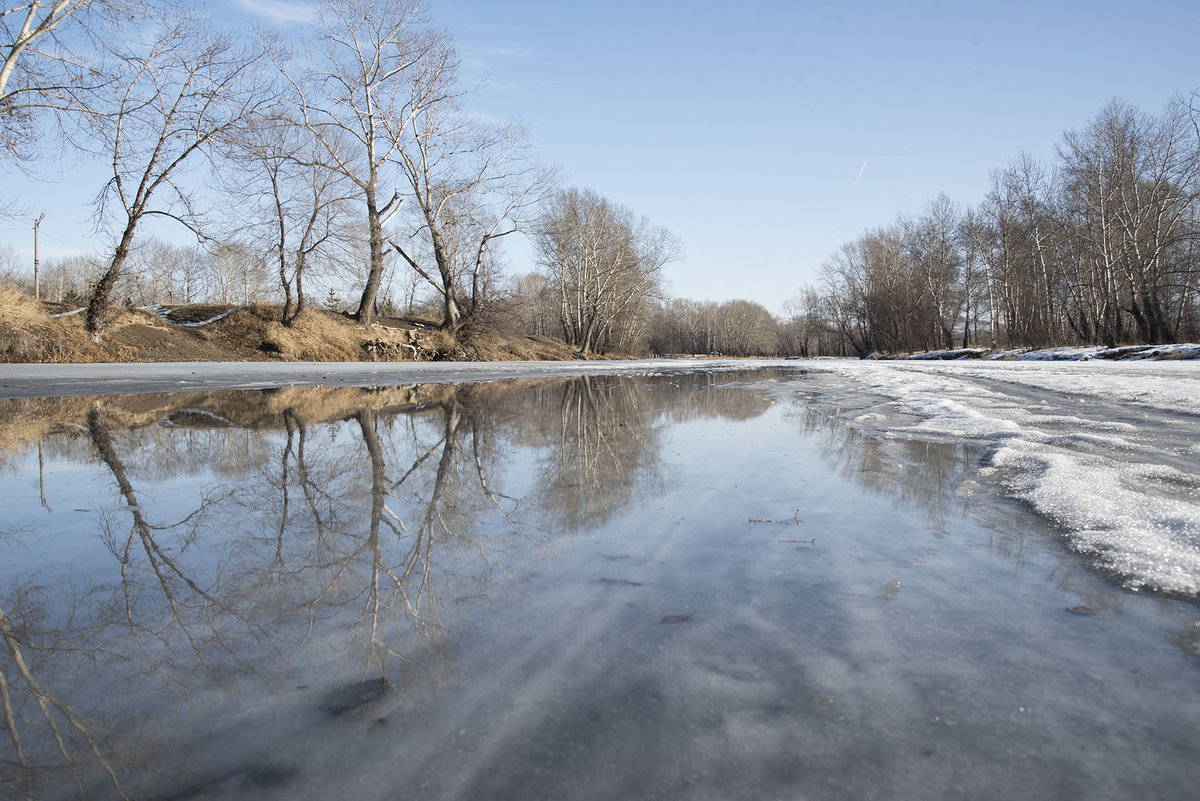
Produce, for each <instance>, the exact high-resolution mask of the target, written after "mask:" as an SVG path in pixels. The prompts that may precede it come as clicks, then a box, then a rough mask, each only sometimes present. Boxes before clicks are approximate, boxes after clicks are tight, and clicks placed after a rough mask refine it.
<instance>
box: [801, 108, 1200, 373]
mask: <svg viewBox="0 0 1200 801" xmlns="http://www.w3.org/2000/svg"><path fill="white" fill-rule="evenodd" d="M1198 126H1200V109H1198V108H1197V105H1196V95H1193V96H1192V98H1190V99H1183V98H1180V99H1177V100H1175V101H1173V102H1172V103H1171V104H1170V105H1169V106H1168V108H1167V109H1166V111H1165V112H1164V113H1163V114H1162V115H1160V116H1153V115H1149V114H1146V113H1144V112H1142V111H1139V110H1137V109H1135V108H1133V107H1131V106H1129V105H1127V104H1125V103H1122V102H1120V101H1113V102H1111V103H1110V104H1108V105H1107V106H1105V107H1104V108H1103V109H1102V110H1101V111H1100V113H1099V114H1097V115H1096V117H1095V118H1093V119H1092V120H1091V121H1090V122H1089V123H1088V124H1087V125H1086V126H1085V127H1084V128H1082V129H1080V130H1076V131H1069V132H1067V133H1066V134H1065V135H1064V136H1063V139H1062V141H1061V142H1060V143H1059V144H1058V146H1057V148H1056V154H1057V155H1056V158H1055V160H1054V161H1053V162H1052V163H1051V164H1043V163H1041V162H1039V161H1037V160H1036V159H1034V158H1032V157H1031V156H1029V155H1026V154H1022V155H1021V156H1019V157H1018V158H1016V159H1015V160H1014V161H1013V162H1012V163H1010V164H1009V165H1008V166H1006V167H1004V168H1003V169H1000V170H997V171H995V172H993V173H992V182H991V183H992V187H991V191H990V192H989V193H988V195H987V197H986V198H984V200H983V201H982V202H981V203H980V204H978V205H977V206H975V207H972V208H963V207H961V206H959V205H957V204H955V203H953V202H951V200H950V199H949V198H947V197H946V196H945V195H942V196H939V197H938V198H936V199H934V200H933V201H931V202H930V203H929V204H927V205H926V207H925V208H924V209H923V210H922V211H921V213H919V214H918V215H916V216H901V217H899V218H898V219H897V220H896V222H894V223H893V224H891V225H889V226H886V227H883V228H879V229H875V230H871V231H867V232H865V233H864V234H863V235H862V236H860V237H859V238H858V239H856V240H854V241H852V242H848V243H846V244H845V245H843V246H842V247H841V249H839V250H838V251H837V253H835V254H834V255H833V256H832V257H831V258H830V259H829V260H828V261H827V262H826V263H825V264H824V265H823V267H822V269H821V274H820V279H819V281H818V283H817V285H816V286H813V287H809V288H807V289H806V290H805V291H804V292H803V293H802V295H801V297H800V298H799V300H798V309H797V313H798V314H797V316H798V318H799V319H798V320H794V322H795V324H796V326H797V328H798V329H801V330H803V331H804V332H805V333H804V335H803V338H804V340H805V342H806V343H807V344H808V346H809V347H812V348H814V349H815V350H817V351H819V352H822V353H832V354H838V355H857V356H865V355H867V354H870V353H872V352H874V351H888V352H901V351H922V350H932V349H942V348H952V347H956V346H961V347H968V346H972V345H980V346H986V347H992V348H997V347H1006V348H1007V347H1038V346H1046V345H1065V344H1103V345H1107V346H1110V347H1111V346H1113V345H1116V344H1119V343H1127V342H1139V343H1148V344H1162V343H1171V342H1176V341H1181V340H1195V339H1196V338H1198V337H1200V202H1198V198H1200V127H1198Z"/></svg>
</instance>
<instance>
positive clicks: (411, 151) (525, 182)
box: [392, 44, 554, 331]
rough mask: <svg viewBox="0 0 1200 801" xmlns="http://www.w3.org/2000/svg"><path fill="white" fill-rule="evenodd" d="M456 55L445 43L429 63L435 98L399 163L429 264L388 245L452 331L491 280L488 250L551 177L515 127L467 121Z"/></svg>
mask: <svg viewBox="0 0 1200 801" xmlns="http://www.w3.org/2000/svg"><path fill="white" fill-rule="evenodd" d="M456 64H457V57H456V56H455V54H454V53H453V51H452V50H450V48H449V46H448V44H443V46H442V47H440V48H439V50H438V52H437V54H436V56H433V57H431V59H430V60H429V62H428V66H427V71H428V73H429V75H428V78H427V80H429V81H431V82H437V83H438V84H440V85H442V86H443V90H442V91H441V92H439V93H435V95H436V96H435V97H434V98H432V99H431V102H430V103H428V104H427V106H426V107H425V108H423V109H422V110H421V111H420V113H419V114H417V116H416V117H415V119H414V120H413V123H412V125H410V126H409V127H408V129H407V130H406V134H407V138H406V140H405V143H404V146H403V147H402V148H401V149H400V150H399V151H398V153H397V159H398V160H399V163H400V165H401V172H402V174H403V175H404V178H405V180H406V182H407V185H408V186H407V188H408V189H409V190H410V191H411V195H412V197H413V199H414V200H415V201H416V207H415V210H414V214H413V216H414V217H415V222H416V233H415V234H414V236H418V237H420V238H421V240H422V241H423V242H424V243H425V244H427V246H428V247H427V248H424V250H425V252H427V253H429V254H430V255H431V256H432V261H433V264H432V266H430V265H428V264H426V265H424V266H423V265H422V264H420V263H419V262H418V260H417V259H415V258H413V255H412V252H411V251H412V249H411V248H409V249H405V248H404V247H403V246H402V245H401V244H400V243H399V242H398V241H397V239H396V238H393V239H392V246H393V247H394V248H395V249H396V250H397V252H399V253H400V255H401V256H402V257H403V258H404V260H405V261H406V262H407V263H408V265H409V266H410V267H412V269H413V270H414V271H415V272H416V273H417V274H418V275H419V276H420V277H421V278H422V279H423V280H424V281H425V282H426V283H427V284H428V285H429V286H430V287H432V288H433V290H434V292H435V293H436V297H437V298H438V303H439V306H440V307H441V317H442V327H443V328H445V329H447V330H451V331H453V330H455V329H457V328H458V327H459V326H460V325H461V324H462V323H463V322H464V320H465V319H467V318H469V317H471V316H473V315H476V314H478V313H479V312H480V310H481V309H482V307H483V305H484V303H485V302H486V300H487V299H488V294H489V290H490V289H491V286H492V283H493V280H494V275H493V271H492V270H491V269H490V268H491V258H490V256H491V248H492V246H493V243H495V242H496V241H497V240H499V239H500V238H501V237H504V236H508V235H509V234H513V233H516V232H517V231H518V230H519V229H520V228H521V227H522V225H523V224H524V223H525V222H527V220H526V216H527V212H528V210H529V209H530V208H531V207H533V206H534V205H535V204H537V203H539V202H540V201H541V200H542V199H543V198H544V196H545V195H546V193H547V192H548V191H549V189H550V187H551V186H552V183H553V180H554V175H553V171H551V170H547V169H544V168H542V167H539V166H538V165H536V164H535V163H533V162H532V161H531V160H530V158H529V156H528V153H527V140H526V136H525V131H524V129H523V128H521V126H519V125H516V124H513V123H510V124H507V125H489V124H486V123H482V122H480V121H479V120H478V119H476V118H473V117H472V116H471V115H469V114H468V113H467V112H466V110H465V109H463V108H462V106H461V104H460V103H459V98H458V97H457V96H456V95H455V94H454V90H453V86H454V81H455V66H456Z"/></svg>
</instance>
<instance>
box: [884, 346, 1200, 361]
mask: <svg viewBox="0 0 1200 801" xmlns="http://www.w3.org/2000/svg"><path fill="white" fill-rule="evenodd" d="M869 358H871V359H875V360H881V361H887V360H891V359H898V358H903V359H904V360H906V361H955V360H960V359H1015V360H1017V361H1034V362H1086V361H1091V360H1092V359H1114V360H1121V359H1168V360H1170V359H1200V345H1196V344H1191V343H1188V344H1183V345H1121V346H1119V347H1115V348H1105V347H1099V346H1095V347H1092V346H1079V347H1069V348H1041V349H1038V350H1020V349H1018V350H997V351H993V350H989V349H988V348H955V349H952V350H932V351H927V352H925V353H913V354H911V355H909V356H903V357H898V356H887V355H884V354H880V353H874V354H871V356H870V357H869Z"/></svg>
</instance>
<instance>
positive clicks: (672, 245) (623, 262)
mask: <svg viewBox="0 0 1200 801" xmlns="http://www.w3.org/2000/svg"><path fill="white" fill-rule="evenodd" d="M536 245H537V251H538V259H539V261H540V263H541V264H542V266H543V267H544V268H545V269H546V270H547V271H548V273H549V274H550V276H551V280H552V281H553V283H554V284H555V286H556V289H557V291H558V293H559V304H560V307H559V319H560V323H561V325H562V329H563V337H564V339H565V340H566V342H567V344H569V345H571V346H573V347H575V348H576V349H578V351H579V353H580V355H584V356H586V355H587V354H589V353H591V352H592V351H593V350H595V349H597V348H600V349H603V348H605V347H606V346H607V344H608V343H609V342H610V341H612V340H613V339H614V335H617V336H618V337H619V336H620V335H621V334H623V333H624V332H626V331H629V330H632V329H634V328H635V327H636V326H637V325H638V324H639V322H640V323H641V324H644V322H645V319H646V315H647V311H648V309H647V302H648V301H649V300H650V299H652V298H653V297H654V295H655V294H656V292H657V291H658V286H659V282H660V280H661V276H662V269H663V267H664V266H665V265H666V264H667V263H669V262H670V261H673V260H674V259H676V258H678V257H679V255H680V253H681V251H682V247H681V245H680V243H679V240H678V239H676V238H675V237H674V236H673V235H672V234H671V233H670V232H668V231H666V230H664V229H662V228H658V227H655V226H652V225H650V223H649V222H648V221H647V220H645V219H644V218H643V219H641V220H638V219H636V218H634V216H633V214H632V212H630V211H629V210H628V209H626V208H624V207H623V206H618V205H616V204H615V203H612V202H611V201H609V200H607V199H606V198H603V197H601V196H600V195H598V194H597V193H596V192H594V191H592V190H590V189H585V190H579V189H570V190H567V191H563V192H559V193H558V194H557V195H556V196H555V198H554V200H553V201H552V202H551V204H550V207H549V208H548V209H547V210H546V212H545V213H544V214H543V216H542V219H541V222H540V224H539V227H538V231H537V234H536Z"/></svg>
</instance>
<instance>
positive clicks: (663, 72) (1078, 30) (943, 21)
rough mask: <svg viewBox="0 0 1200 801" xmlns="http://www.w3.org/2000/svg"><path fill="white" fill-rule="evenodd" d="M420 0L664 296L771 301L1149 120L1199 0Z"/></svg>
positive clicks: (527, 263) (242, 6)
mask: <svg viewBox="0 0 1200 801" xmlns="http://www.w3.org/2000/svg"><path fill="white" fill-rule="evenodd" d="M209 5H210V6H211V7H212V8H213V9H214V15H215V16H218V17H220V18H222V19H224V20H226V21H227V22H229V23H230V24H235V25H244V24H248V23H249V22H252V21H253V20H255V19H261V20H268V19H275V20H288V19H290V20H293V22H291V23H284V24H291V25H298V24H302V23H300V22H295V21H294V20H299V19H303V18H304V16H305V14H306V13H307V12H308V8H309V7H307V6H306V4H304V3H289V2H284V0H215V2H212V3H210V4H209ZM429 6H430V17H431V20H432V22H433V23H434V24H436V25H438V26H440V27H442V28H444V29H446V30H447V31H449V33H450V34H451V35H452V36H453V38H454V40H455V42H456V44H457V47H458V50H459V54H460V56H461V58H462V68H461V71H462V75H463V78H464V79H465V80H466V82H467V83H468V84H471V85H475V84H480V85H479V86H478V88H476V89H474V90H473V91H472V93H471V95H470V99H469V101H468V103H469V105H470V106H471V107H472V108H473V110H475V111H476V112H478V113H479V114H482V115H486V116H488V117H494V118H497V119H510V118H518V119H520V120H522V121H523V122H524V123H525V125H526V127H527V129H528V132H529V135H530V138H531V141H532V144H533V149H534V152H535V154H536V155H537V156H538V157H539V158H540V159H542V160H544V161H546V162H549V163H553V164H556V165H558V166H559V168H560V169H561V171H562V175H563V180H564V183H565V185H567V186H576V187H588V188H591V189H594V190H595V191H597V192H599V193H600V194H601V195H604V196H605V197H607V198H609V199H610V200H612V201H614V202H617V203H620V204H622V205H624V206H626V207H628V208H629V209H631V210H632V211H633V212H635V213H636V214H638V215H645V216H646V217H648V218H649V220H650V221H651V222H652V223H654V224H656V225H660V226H662V227H664V228H666V229H668V230H670V231H671V232H673V233H674V234H675V235H676V236H678V237H679V238H680V239H681V240H682V242H683V245H684V256H683V258H681V259H680V260H679V261H677V262H675V263H673V264H671V265H669V266H668V268H667V270H666V273H667V279H668V284H669V286H668V291H669V292H670V294H671V295H673V296H676V297H688V298H693V299H697V300H714V301H723V300H730V299H734V298H745V299H749V300H753V301H756V302H759V303H762V304H763V305H765V306H766V307H767V308H768V309H770V310H771V311H772V312H774V313H777V314H779V313H782V312H783V311H784V304H785V303H786V301H787V300H788V299H790V298H792V297H794V296H795V295H796V294H797V293H799V292H800V290H801V289H802V288H803V287H804V286H805V285H807V284H811V283H813V282H815V281H816V279H817V274H818V271H819V268H820V266H821V264H822V262H824V261H825V260H826V259H827V258H828V257H829V256H830V255H831V254H832V253H833V252H834V251H836V250H837V249H838V248H839V247H840V246H841V245H842V244H843V243H845V242H848V241H851V240H853V239H854V238H856V237H857V236H858V235H860V234H861V233H863V232H864V231H866V230H868V229H871V228H875V227H878V226H882V225H887V224H889V223H890V222H892V221H894V220H895V218H896V216H897V215H898V214H901V213H904V214H916V213H919V212H920V211H921V209H922V207H923V206H924V205H925V204H926V203H927V202H929V201H930V200H932V199H933V198H934V197H936V196H937V195H938V194H939V193H942V192H944V193H946V194H947V195H948V196H949V197H950V198H951V199H952V200H954V201H955V202H957V203H960V204H964V205H971V204H976V203H978V202H979V201H980V200H982V199H983V197H984V196H985V194H986V193H987V190H988V186H989V173H990V172H991V171H992V170H995V169H999V168H1002V167H1003V166H1005V165H1006V164H1007V163H1008V162H1009V161H1010V160H1011V159H1013V158H1015V157H1016V156H1017V155H1018V154H1019V153H1020V152H1021V151H1022V150H1024V151H1028V152H1029V153H1031V154H1032V155H1034V156H1036V157H1038V158H1042V159H1046V160H1049V159H1052V158H1053V156H1054V146H1055V145H1056V143H1058V142H1059V141H1060V140H1061V138H1062V135H1063V133H1064V132H1065V131H1067V130H1071V129H1078V128H1082V127H1083V126H1085V125H1086V124H1087V122H1088V120H1089V119H1090V118H1092V117H1093V116H1095V115H1096V113H1097V112H1099V111H1100V109H1101V108H1102V107H1103V106H1104V105H1105V104H1106V103H1107V102H1108V101H1110V100H1112V99H1113V98H1121V99H1123V100H1125V101H1127V102H1129V103H1131V104H1133V105H1135V106H1137V107H1139V108H1141V109H1143V110H1145V111H1148V112H1151V113H1158V112H1160V111H1161V110H1162V109H1163V108H1164V107H1165V105H1166V104H1167V102H1168V101H1169V100H1170V99H1171V97H1172V96H1173V95H1176V94H1178V93H1190V92H1192V91H1193V90H1196V89H1200V58H1198V57H1197V55H1196V49H1195V47H1196V45H1195V32H1196V31H1197V30H1200V3H1195V2H1194V1H1193V2H1167V1H1162V2H1158V1H1156V0H1148V1H1147V2H1140V3H1136V4H1135V3H1133V2H1126V3H1114V2H1104V1H1103V0H1101V1H1093V2H1024V0H1018V1H1017V2H1005V3H999V2H994V1H993V2H934V1H932V0H931V1H929V2H919V1H917V0H910V1H908V2H905V1H903V0H895V1H893V2H854V1H853V0H849V1H847V2H838V3H833V2H829V3H815V2H801V1H799V0H797V1H795V2H775V1H774V0H747V2H746V3H744V4H742V5H741V6H740V7H735V6H734V5H733V4H730V3H715V2H706V1H705V0H690V2H684V1H682V0H660V1H659V2H652V1H651V0H641V2H631V1H630V0H607V1H606V2H603V3H577V2H562V0H504V1H501V0H430V2H429ZM0 178H3V180H5V181H8V180H15V181H20V180H22V179H21V178H20V176H18V175H13V174H12V173H11V172H7V173H4V174H3V175H0ZM98 188H99V187H98V186H84V187H77V186H74V185H73V184H72V178H71V176H70V175H69V176H68V177H66V178H64V179H62V181H61V182H59V183H57V184H53V183H50V184H44V185H43V186H41V187H37V188H32V187H26V191H25V192H24V195H25V196H27V197H30V198H33V199H34V202H36V203H38V204H39V205H41V206H45V207H46V208H45V210H46V213H47V218H46V221H45V222H43V224H42V233H43V235H44V236H49V237H52V238H51V239H48V240H47V239H43V242H42V247H43V252H47V251H46V248H47V247H49V248H55V247H62V248H63V249H64V250H69V248H68V247H67V246H66V245H64V244H60V243H67V242H69V243H71V244H73V245H80V246H84V247H87V246H92V247H96V248H97V249H101V248H102V247H103V242H102V241H101V240H88V239H87V238H86V237H87V236H88V233H87V227H86V225H85V224H81V221H86V218H87V215H88V205H87V204H88V203H89V202H90V201H91V199H92V198H93V197H94V196H95V193H96V191H97V190H98ZM31 225H32V220H31V221H30V224H29V225H24V226H20V227H18V228H17V229H16V230H14V229H13V228H12V227H11V224H10V223H7V222H0V226H3V227H2V228H0V244H2V243H4V242H6V241H8V242H11V243H12V244H13V246H14V247H16V248H17V249H18V251H19V252H21V253H22V254H25V253H28V252H30V251H31V244H30V242H29V241H28V240H31V239H32V230H31ZM56 236H57V240H56V239H54V238H53V237H56ZM510 239H513V240H515V237H513V238H510ZM507 249H508V253H507V260H508V262H509V267H510V270H512V271H513V272H527V271H530V270H532V269H534V265H533V264H532V263H531V249H530V248H529V246H528V244H527V243H524V242H521V241H513V242H511V243H508V245H507ZM49 252H50V253H51V254H53V253H54V252H55V251H53V250H51V251H49Z"/></svg>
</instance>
